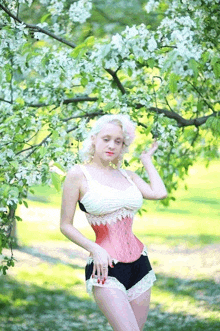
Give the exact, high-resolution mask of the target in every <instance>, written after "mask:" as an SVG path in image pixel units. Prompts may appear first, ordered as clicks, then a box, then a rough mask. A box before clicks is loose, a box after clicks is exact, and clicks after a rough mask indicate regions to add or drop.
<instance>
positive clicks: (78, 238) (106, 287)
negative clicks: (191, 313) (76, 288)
mask: <svg viewBox="0 0 220 331" xmlns="http://www.w3.org/2000/svg"><path fill="white" fill-rule="evenodd" d="M134 137H135V124H134V123H133V122H132V121H131V120H130V118H129V117H128V116H127V115H121V114H118V115H104V116H102V117H100V118H99V119H98V120H97V122H96V123H95V125H94V127H93V128H92V129H91V131H90V133H89V134H88V137H87V139H86V140H85V141H84V144H83V149H82V150H81V158H82V160H83V162H84V164H76V165H74V166H73V167H72V169H71V170H69V172H68V173H67V176H66V180H65V183H64V188H63V199H62V210H61V224H60V228H61V232H62V233H63V234H64V235H65V236H66V237H67V238H69V239H70V240H71V241H72V242H74V243H75V244H77V245H79V246H81V247H83V248H84V249H85V250H87V251H88V252H90V256H89V257H88V260H87V264H86V268H85V276H86V288H87V292H88V293H90V294H93V296H94V299H95V301H96V303H97V305H98V306H99V308H100V310H101V311H102V312H103V314H104V315H105V316H106V318H107V319H108V321H109V323H110V325H111V326H112V328H113V330H115V331H125V330H126V331H140V330H143V328H144V324H145V322H146V320H147V315H148V311H149V303H150V293H151V286H152V285H153V282H154V281H155V279H156V278H155V274H154V272H153V270H152V268H151V265H150V262H149V260H148V256H147V250H146V247H145V245H144V244H143V243H142V242H141V241H140V240H139V239H138V238H137V237H136V236H135V235H134V234H133V233H132V223H133V218H134V215H135V213H136V212H137V210H138V209H140V208H141V206H142V203H143V199H154V200H157V199H164V198H165V197H166V196H167V191H166V188H165V186H164V184H163V181H162V179H161V178H160V176H159V174H158V172H157V170H156V169H155V167H154V165H153V163H152V160H151V157H152V155H153V154H154V152H155V151H156V150H157V148H158V143H157V142H156V141H154V143H153V145H152V147H151V148H150V149H149V150H148V151H147V152H146V151H143V152H142V154H141V157H140V158H141V161H142V163H143V165H144V167H145V169H146V171H147V172H148V175H149V179H150V184H147V183H146V182H145V181H144V180H143V179H142V178H141V177H140V176H139V175H137V174H136V173H135V172H133V171H130V170H125V169H122V168H121V167H120V166H121V163H122V160H123V155H124V153H125V152H127V151H128V147H129V145H130V144H131V142H132V141H133V139H134ZM77 202H79V206H80V209H81V210H82V211H84V212H85V213H86V217H87V219H88V222H89V223H90V225H91V227H92V228H93V230H94V231H95V234H96V241H95V242H92V241H91V240H89V239H87V238H86V237H85V236H83V235H82V234H81V232H79V231H78V230H77V229H76V228H75V227H74V226H73V218H74V214H75V210H76V205H77Z"/></svg>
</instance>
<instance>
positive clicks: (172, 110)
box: [165, 97, 174, 112]
mask: <svg viewBox="0 0 220 331" xmlns="http://www.w3.org/2000/svg"><path fill="white" fill-rule="evenodd" d="M165 101H166V104H167V106H168V107H169V108H170V111H172V112H174V111H173V109H172V108H171V107H170V104H169V102H168V100H167V97H165Z"/></svg>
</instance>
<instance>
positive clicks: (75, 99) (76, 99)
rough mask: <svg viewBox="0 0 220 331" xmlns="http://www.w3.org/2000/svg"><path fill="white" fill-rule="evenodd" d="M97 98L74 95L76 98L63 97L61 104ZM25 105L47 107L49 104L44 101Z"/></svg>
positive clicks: (95, 99)
mask: <svg viewBox="0 0 220 331" xmlns="http://www.w3.org/2000/svg"><path fill="white" fill-rule="evenodd" d="M97 100H98V98H95V97H94V98H91V97H87V96H85V97H76V98H71V99H64V100H63V104H64V105H68V104H69V103H74V102H75V103H77V102H82V101H97ZM27 106H29V107H36V108H39V107H47V106H50V105H47V104H46V103H35V104H27Z"/></svg>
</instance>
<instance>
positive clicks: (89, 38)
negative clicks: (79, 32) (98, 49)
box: [85, 36, 95, 47]
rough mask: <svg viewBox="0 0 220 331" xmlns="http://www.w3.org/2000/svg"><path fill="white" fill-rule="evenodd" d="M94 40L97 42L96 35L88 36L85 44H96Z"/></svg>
mask: <svg viewBox="0 0 220 331" xmlns="http://www.w3.org/2000/svg"><path fill="white" fill-rule="evenodd" d="M94 42H95V37H94V36H90V37H88V38H86V40H85V44H86V45H87V46H88V47H91V46H93V45H94Z"/></svg>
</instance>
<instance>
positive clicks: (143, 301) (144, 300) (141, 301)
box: [130, 288, 151, 331]
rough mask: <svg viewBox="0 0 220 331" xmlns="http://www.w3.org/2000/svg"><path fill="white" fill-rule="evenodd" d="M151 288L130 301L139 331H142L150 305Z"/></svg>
mask: <svg viewBox="0 0 220 331" xmlns="http://www.w3.org/2000/svg"><path fill="white" fill-rule="evenodd" d="M150 296H151V288H149V290H147V291H145V292H144V293H142V294H141V295H140V296H139V297H137V298H136V299H134V300H132V301H130V305H131V307H132V309H133V312H134V315H135V318H136V320H137V323H138V326H139V329H140V331H143V329H144V325H145V323H146V320H147V315H148V312H149V305H150Z"/></svg>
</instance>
